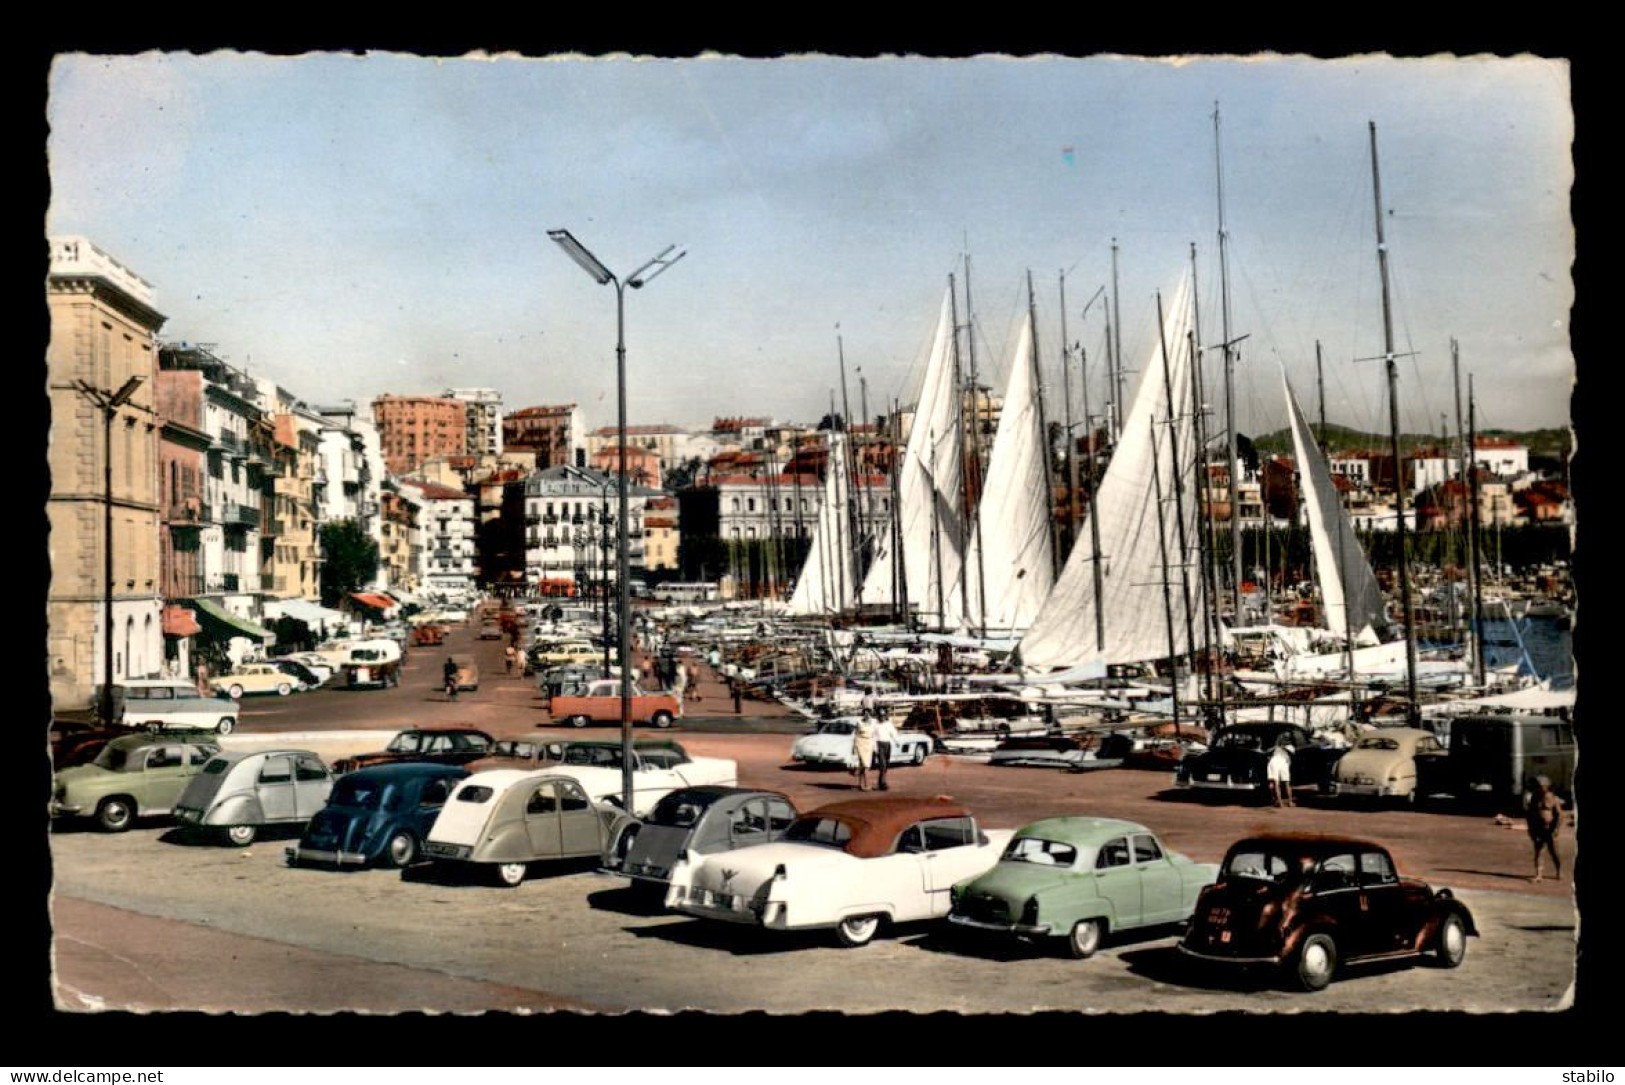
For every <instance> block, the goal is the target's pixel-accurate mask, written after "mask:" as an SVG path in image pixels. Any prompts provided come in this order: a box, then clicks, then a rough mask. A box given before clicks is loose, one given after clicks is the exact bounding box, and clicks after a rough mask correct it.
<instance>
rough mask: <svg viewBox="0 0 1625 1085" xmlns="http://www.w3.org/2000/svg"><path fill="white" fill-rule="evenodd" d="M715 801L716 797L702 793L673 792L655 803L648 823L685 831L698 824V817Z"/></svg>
mask: <svg viewBox="0 0 1625 1085" xmlns="http://www.w3.org/2000/svg"><path fill="white" fill-rule="evenodd" d="M716 800H717V796H715V795H709V794H706V793H705V792H703V791H702V792H692V791H688V792H685V791H673V792H672V793H671V794H670V795H667V796H666V797H665V798H663V799H661V800H660V801H659V802H657V803H655V808H654V810H653V811H652V812H651V813H650V814H649V823H650V824H651V825H667V826H670V827H672V828H676V829H686V828H688V827H689V826H691V825H693V824H695V823H696V822H698V821H699V820H700V815H701V814H703V813H705V811H706V809H707V808H708V807H709V806H710V805H711V804H712V803H713V802H715V801H716Z"/></svg>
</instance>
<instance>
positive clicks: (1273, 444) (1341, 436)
mask: <svg viewBox="0 0 1625 1085" xmlns="http://www.w3.org/2000/svg"><path fill="white" fill-rule="evenodd" d="M1479 436H1480V437H1501V438H1506V439H1509V440H1513V441H1517V442H1519V443H1520V444H1522V445H1524V447H1526V448H1528V449H1529V454H1530V456H1537V457H1544V458H1548V459H1562V458H1563V457H1566V456H1567V455H1568V454H1569V452H1570V451H1571V444H1570V434H1569V431H1568V430H1566V429H1537V430H1529V431H1527V432H1524V433H1518V432H1515V431H1513V430H1504V429H1490V430H1484V431H1482V432H1480V434H1479ZM1325 441H1326V447H1327V448H1328V449H1329V450H1330V451H1331V452H1333V453H1336V452H1344V451H1350V450H1358V449H1365V448H1372V449H1385V448H1387V447H1388V435H1387V434H1386V433H1363V432H1361V431H1359V430H1355V429H1350V428H1349V427H1347V426H1339V425H1337V424H1336V423H1335V422H1328V423H1326V435H1325ZM1252 442H1253V447H1255V448H1257V449H1258V450H1259V451H1260V452H1263V453H1267V454H1271V455H1291V453H1292V434H1291V432H1290V431H1288V430H1285V429H1279V430H1276V431H1275V432H1273V433H1264V434H1260V435H1259V436H1257V437H1253V438H1252ZM1438 443H1439V436H1438V434H1419V433H1404V434H1401V435H1400V438H1399V444H1400V447H1401V448H1402V449H1404V450H1405V451H1409V450H1411V449H1413V448H1418V447H1423V448H1432V447H1434V446H1436V445H1437V444H1438ZM1452 443H1454V437H1453V436H1452Z"/></svg>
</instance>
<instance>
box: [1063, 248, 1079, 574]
mask: <svg viewBox="0 0 1625 1085" xmlns="http://www.w3.org/2000/svg"><path fill="white" fill-rule="evenodd" d="M1060 277H1061V400H1062V405H1063V407H1064V408H1065V409H1064V410H1063V412H1062V415H1063V419H1064V421H1065V424H1066V537H1067V539H1068V540H1069V541H1070V542H1071V545H1073V546H1077V545H1078V445H1077V440H1078V439H1077V436H1076V435H1075V434H1074V433H1073V432H1072V367H1071V365H1070V358H1069V357H1068V354H1069V351H1070V350H1071V346H1070V343H1071V340H1069V339H1068V338H1067V337H1066V272H1064V271H1063V272H1061V273H1060Z"/></svg>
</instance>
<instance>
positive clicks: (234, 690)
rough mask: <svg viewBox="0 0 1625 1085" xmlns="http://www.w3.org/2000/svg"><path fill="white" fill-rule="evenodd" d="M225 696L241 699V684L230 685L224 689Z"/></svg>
mask: <svg viewBox="0 0 1625 1085" xmlns="http://www.w3.org/2000/svg"><path fill="white" fill-rule="evenodd" d="M226 696H227V697H230V698H231V699H232V700H234V701H240V700H242V699H243V687H242V686H232V687H231V688H230V689H228V690H226Z"/></svg>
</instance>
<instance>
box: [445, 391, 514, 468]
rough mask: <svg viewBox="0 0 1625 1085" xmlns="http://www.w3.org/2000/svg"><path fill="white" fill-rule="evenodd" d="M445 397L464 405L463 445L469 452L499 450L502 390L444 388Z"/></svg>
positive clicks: (485, 453) (497, 452)
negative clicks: (465, 422) (464, 435)
mask: <svg viewBox="0 0 1625 1085" xmlns="http://www.w3.org/2000/svg"><path fill="white" fill-rule="evenodd" d="M446 397H447V398H448V399H455V400H458V401H460V402H461V403H463V404H464V405H465V412H466V413H465V418H466V420H467V424H466V429H465V433H466V437H465V439H464V442H463V447H464V449H465V450H466V451H467V452H468V454H469V455H471V456H500V455H501V454H502V393H501V392H498V391H497V390H496V389H495V388H447V389H446Z"/></svg>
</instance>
